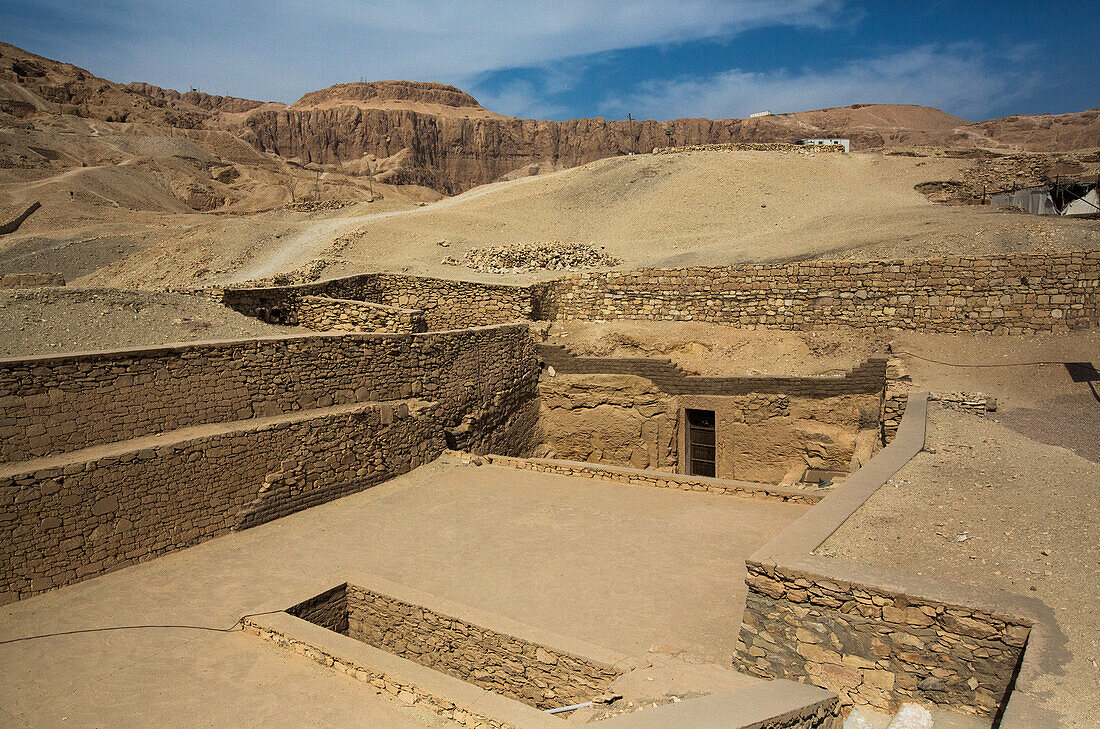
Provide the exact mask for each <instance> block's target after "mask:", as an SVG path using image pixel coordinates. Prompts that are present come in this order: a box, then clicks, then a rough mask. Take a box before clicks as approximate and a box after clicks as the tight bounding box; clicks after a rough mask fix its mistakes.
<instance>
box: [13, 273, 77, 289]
mask: <svg viewBox="0 0 1100 729" xmlns="http://www.w3.org/2000/svg"><path fill="white" fill-rule="evenodd" d="M64 285H65V276H64V274H60V273H5V274H0V289H29V288H37V287H39V286H64Z"/></svg>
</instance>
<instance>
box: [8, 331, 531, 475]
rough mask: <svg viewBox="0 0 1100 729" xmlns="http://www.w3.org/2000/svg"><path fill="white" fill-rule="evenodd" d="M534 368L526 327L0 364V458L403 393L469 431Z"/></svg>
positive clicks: (523, 390)
mask: <svg viewBox="0 0 1100 729" xmlns="http://www.w3.org/2000/svg"><path fill="white" fill-rule="evenodd" d="M537 371H538V363H537V359H536V357H535V352H534V343H533V342H532V340H531V337H530V336H529V334H528V333H527V327H526V325H500V326H493V327H481V328H472V329H465V330H460V331H448V332H427V333H420V334H343V335H314V336H305V337H286V338H268V339H249V340H238V341H233V342H209V343H197V344H189V345H176V346H168V347H156V348H149V349H135V350H119V351H114V352H101V353H93V354H85V355H61V356H49V357H35V358H31V359H24V360H0V461H14V460H22V459H27V458H33V457H38V456H44V455H47V454H51V453H60V452H67V451H72V450H76V449H79V448H85V447H88V446H92V445H97V444H102V443H110V442H113V441H118V440H123V439H126V438H133V437H137V436H141V435H147V434H150V433H156V432H162V431H168V430H172V429H175V428H181V427H185V426H189V425H196V424H200V423H217V422H226V421H231V420H241V419H246V418H251V417H257V416H266V415H276V414H279V413H288V412H293V411H296V410H300V409H309V408H314V407H327V406H330V405H333V404H344V403H354V402H366V401H380V400H395V399H400V398H407V397H410V396H419V397H423V398H424V399H430V400H434V401H437V402H439V404H440V410H439V411H438V422H439V425H440V427H452V428H453V427H456V426H459V425H460V424H461V423H462V422H463V420H464V419H465V418H466V416H467V415H469V414H471V413H474V414H476V415H477V416H478V417H476V418H475V419H474V420H473V424H472V425H470V426H468V427H474V428H476V427H477V423H479V422H486V423H499V422H501V419H502V418H503V419H505V420H506V419H507V418H508V416H509V415H510V413H508V412H501V411H500V408H508V407H516V406H517V403H525V402H527V401H528V400H529V399H530V398H534V397H536V380H535V377H537ZM494 417H495V418H496V420H495V421H494V420H493V418H494ZM475 435H480V434H478V433H475ZM473 442H474V443H475V444H476V442H477V438H474V439H473Z"/></svg>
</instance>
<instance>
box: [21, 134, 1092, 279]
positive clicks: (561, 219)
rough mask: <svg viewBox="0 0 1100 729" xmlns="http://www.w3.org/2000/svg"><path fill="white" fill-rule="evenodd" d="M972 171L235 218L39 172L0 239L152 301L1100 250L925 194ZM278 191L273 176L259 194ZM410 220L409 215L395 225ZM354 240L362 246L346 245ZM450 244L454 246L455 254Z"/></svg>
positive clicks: (571, 184) (94, 179)
mask: <svg viewBox="0 0 1100 729" xmlns="http://www.w3.org/2000/svg"><path fill="white" fill-rule="evenodd" d="M965 164H969V163H968V162H967V161H965V160H957V159H947V158H913V157H899V156H884V155H881V154H877V153H858V154H851V155H836V154H832V155H829V154H826V155H807V154H797V153H776V152H709V153H707V152H693V153H683V154H675V155H660V156H654V155H636V156H628V157H619V158H612V159H604V160H599V161H597V162H593V163H591V164H588V165H584V166H582V167H577V168H573V169H569V170H564V171H561V172H555V173H550V174H547V175H542V176H538V177H525V178H520V179H516V180H510V181H505V182H499V183H494V184H492V185H485V186H482V187H479V188H477V189H475V190H471V191H470V192H467V193H464V194H463V195H459V196H456V197H454V198H450V199H447V200H444V201H440V202H433V201H436V200H438V195H436V194H434V193H431V191H425V190H424V189H423V188H406V187H401V188H396V187H392V186H379V190H381V191H383V192H384V194H385V199H384V200H382V201H380V202H376V203H373V204H371V203H365V202H359V203H357V204H355V205H351V206H349V207H347V208H344V209H342V210H339V211H334V212H326V213H310V214H306V213H289V212H286V211H271V212H256V213H254V214H252V213H249V214H236V215H234V214H200V213H181V212H173V211H172V210H171V209H169V208H168V202H164V201H160V198H157V199H156V200H154V199H152V198H150V199H149V200H148V201H144V202H142V201H141V200H134V201H130V200H129V198H127V200H126V201H123V202H122V203H118V202H117V201H112V200H108V202H104V201H102V200H99V199H98V198H93V197H91V196H90V194H91V192H96V193H97V194H103V195H106V196H107V197H108V198H112V196H113V197H118V196H119V195H123V194H124V193H125V195H130V196H134V195H137V194H138V192H137V191H135V186H138V187H140V184H139V181H138V178H137V177H133V175H137V174H138V172H140V170H136V169H135V171H134V172H133V173H132V175H131V176H129V177H127V176H121V177H120V175H119V173H118V168H119V167H121V166H122V165H115V166H113V167H110V166H107V167H104V168H103V169H98V170H93V171H90V172H89V171H86V170H84V169H83V168H81V169H77V170H73V171H70V172H65V173H62V174H61V175H57V176H56V179H55V178H45V179H41V180H39V179H38V177H41V175H42V174H43V173H41V172H37V171H36V172H33V173H32V172H25V173H23V172H21V173H20V175H22V177H27V176H28V175H33V176H34V177H35V181H34V182H33V183H31V184H34V185H38V186H40V188H41V195H39V194H38V193H35V195H36V196H38V197H42V199H43V209H42V210H40V211H39V212H38V213H36V214H35V215H34V216H32V217H31V218H30V219H29V220H28V221H27V222H26V223H25V224H24V226H23V227H22V228H21V229H20V230H19V231H17V232H16V233H14V234H11V235H9V236H5V237H4V239H3V241H0V270H4V271H12V272H15V271H61V272H64V273H65V274H66V276H68V277H69V278H70V280H75V281H77V282H78V283H80V284H82V285H96V286H119V287H134V288H140V287H151V286H166V285H175V286H184V285H195V284H202V283H216V282H232V281H242V280H247V279H249V278H256V277H263V276H267V275H270V274H272V273H277V272H287V271H293V270H296V269H299V268H301V267H303V266H307V265H309V264H310V263H311V262H312V261H315V260H318V259H320V260H324V261H327V262H328V263H329V269H328V271H327V272H326V273H327V274H328V275H335V274H342V273H354V272H358V271H362V270H394V271H408V272H411V273H416V274H423V275H435V276H446V277H452V278H454V277H462V278H470V279H475V280H487V281H515V282H519V281H526V280H532V279H533V278H539V277H542V278H545V277H547V276H551V275H554V274H551V273H546V274H544V275H542V276H539V275H527V276H522V277H520V276H495V275H492V274H483V273H477V272H474V271H472V270H470V269H467V268H464V267H461V266H454V265H445V264H443V263H442V261H443V259H444V258H445V257H446V256H448V255H450V256H454V257H455V258H459V259H461V258H462V256H463V254H464V253H465V252H466V251H467V250H469V249H471V248H476V247H481V246H485V245H505V244H516V243H532V242H545V241H554V240H562V241H577V242H584V243H591V244H594V245H596V246H602V247H604V249H605V250H606V251H607V252H608V253H610V254H612V255H615V256H617V257H619V258H621V259H622V260H623V266H624V267H638V266H648V265H651V266H686V265H708V264H710V265H719V264H729V263H739V262H747V261H786V260H795V259H813V258H851V259H859V258H899V257H927V256H935V255H942V254H946V253H993V252H1003V251H1017V250H1057V249H1082V248H1096V247H1098V246H1100V222H1097V221H1089V220H1072V219H1062V218H1050V217H1039V216H1027V215H1024V214H1020V213H1011V212H1005V211H999V210H993V209H990V208H988V207H958V206H946V205H938V204H934V203H931V202H929V201H928V200H927V199H926V198H925V197H924V195H922V194H920V193H918V192H916V191H915V190H914V189H913V186H914V185H916V184H917V183H920V182H927V181H932V180H943V179H953V178H957V177H959V175H960V171H961V169H962V167H963V166H964V165H965ZM133 166H134V165H131V167H133ZM242 169H244V168H243V167H242ZM257 169H258V168H257ZM246 171H248V170H247V169H246ZM12 174H13V175H14V173H12ZM143 174H146V176H148V173H143ZM250 174H254V175H257V176H262V175H265V174H268V173H266V172H263V171H262V170H261V171H254V172H250ZM272 174H273V173H272ZM65 175H68V176H69V177H68V178H66V179H64V180H62V179H61V178H62V177H63V176H65ZM15 177H16V179H12V180H11V181H10V182H7V183H4V184H0V201H4V200H7V201H8V202H12V203H14V202H21V201H23V200H24V199H29V198H28V195H29V194H30V193H28V180H25V179H22V177H20V176H15ZM86 178H87V179H86ZM100 178H103V179H102V180H101V179H100ZM116 178H118V179H116ZM131 178H132V179H131ZM141 179H144V178H141ZM2 182H3V180H0V183H2ZM276 182H277V181H276V180H266V179H264V180H262V181H260V180H258V181H257V182H256V183H255V187H256V189H259V190H266V189H268V187H275V186H277V185H276V184H275V183H276ZM337 182H339V183H340V184H345V183H346V184H347V185H353V184H354V186H356V192H355V194H358V195H361V194H363V190H361V189H359V188H361V186H362V181H361V180H334V181H332V182H331V185H332V186H333V187H332V189H331V190H329V191H328V192H327V193H326V194H331V195H340V194H344V193H341V192H340V187H339V186H338V185H337V184H336V183H337ZM77 183H79V184H80V185H81V186H82V187H80V189H86V190H88V191H89V194H88V196H85V197H86V198H87V199H83V198H80V197H79V196H78V198H77V200H76V201H75V202H70V201H69V200H68V197H67V193H66V190H68V189H70V188H71V187H73V186H74V185H77ZM141 184H145V183H141ZM234 184H235V185H238V186H240V185H243V184H244V183H240V182H238V183H234ZM300 184H303V185H305V184H307V183H306V182H305V181H304V180H303V181H300ZM305 189H306V190H308V189H309V188H308V187H306V188H305ZM100 190H102V192H97V191H100ZM150 194H152V193H150ZM158 194H160V195H161V196H162V197H163V193H158ZM257 194H259V193H257ZM348 194H351V193H348ZM421 203H425V205H423V206H422V205H421ZM112 205H118V207H113V206H112ZM176 205H177V206H178V201H177V202H176ZM149 206H153V207H152V208H149ZM131 208H133V209H131ZM144 208H149V209H144ZM153 210H155V211H156V212H153ZM400 211H407V212H401V214H398V215H391V214H390V213H397V212H400ZM379 213H385V214H386V215H380V214H379ZM346 236H351V238H352V240H351V241H350V243H348V244H347V245H340V244H337V240H338V239H340V238H341V237H346ZM444 240H446V241H448V243H449V246H448V247H446V248H444V247H441V246H440V245H439V243H440V241H444Z"/></svg>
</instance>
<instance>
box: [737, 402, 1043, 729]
mask: <svg viewBox="0 0 1100 729" xmlns="http://www.w3.org/2000/svg"><path fill="white" fill-rule="evenodd" d="M926 414H927V394H926V393H918V394H912V395H910V396H909V398H908V401H907V403H906V405H905V415H904V418H903V419H902V421H901V424H900V427H899V428H898V430H897V434H896V436H895V437H894V439H893V441H892V442H891V443H890V445H889V446H887V447H886V448H884V449H882V450H881V451H879V452H878V453H877V454H876V455H875V457H874V458H872V459H871V460H870V462H868V463H867V464H866V465H864V466H863V468H861V469H860V470H859V471H858V472H856V473H855V474H853V475H852V476H851V477H849V478H848V480H847V481H846V482H845V483H844V484H843V485H841V486H840V487H839V488H836V489H834V490H833V491H832V492H831V493H829V494H828V495H827V496H826V497H825V498H824V499H822V500H821V502H820V503H819V504H818V505H817V506H816V507H815V508H813V509H810V510H808V511H807V512H806V513H805V514H803V515H802V516H801V517H799V518H798V519H797V520H795V521H794V522H793V523H792V524H790V525H789V526H788V527H787V528H786V529H784V530H783V531H782V532H780V534H779V535H777V536H776V537H775V538H774V539H772V540H771V541H770V542H768V544H766V545H764V546H763V547H762V548H760V549H759V550H757V551H756V552H755V553H754V554H753V555H752V556H751V557H750V558H749V559H748V560H747V561H746V568H747V578H746V583H747V588H748V595H747V598H746V601H745V610H744V613H743V616H742V625H741V632H740V635H739V641H738V647H737V651H736V654H735V655H734V659H733V663H734V665H735V666H736V667H737V668H739V669H740V670H743V671H746V672H748V673H751V674H755V675H757V676H761V677H767V678H788V679H792V680H797V681H804V682H809V683H813V684H815V685H817V686H821V687H823V688H827V689H829V690H832V691H835V692H837V694H839V695H840V699H841V702H842V703H843V704H845V705H852V704H866V705H871V706H873V707H875V708H877V709H881V710H886V711H890V710H894V709H896V708H897V707H898V705H899V704H900V703H902V702H905V701H912V700H918V701H923V702H930V703H933V704H937V705H940V706H942V707H944V708H946V709H949V710H951V711H956V712H957V711H963V712H967V713H971V714H976V715H979V716H984V717H994V716H996V715H997V714H998V712H999V711H1000V710H1001V709H1002V708H1003V707H1004V706H1005V702H1006V698H1007V697H1008V695H1009V693H1010V692H1011V691H1012V690H1013V686H1014V682H1017V681H1018V679H1019V677H1020V676H1023V675H1024V674H1023V672H1022V671H1021V673H1019V674H1018V673H1017V671H1018V669H1020V667H1021V660H1023V661H1024V662H1026V661H1027V658H1028V656H1030V655H1031V653H1032V651H1031V649H1030V648H1028V647H1027V646H1028V645H1029V644H1031V643H1033V642H1034V643H1036V644H1037V645H1036V651H1038V652H1039V654H1040V655H1041V654H1042V652H1043V651H1044V650H1049V649H1050V635H1049V634H1048V633H1047V629H1046V628H1044V627H1043V625H1042V622H1041V620H1042V619H1041V618H1037V617H1035V616H1036V615H1046V618H1047V619H1050V620H1052V619H1053V618H1052V616H1051V615H1050V613H1049V609H1047V608H1045V606H1041V604H1038V603H1037V601H1034V600H1028V599H1026V598H1023V597H1020V596H1018V595H1010V594H1006V593H997V592H996V591H993V590H985V589H978V588H976V587H974V586H972V585H961V584H955V583H952V582H950V581H945V580H942V579H931V578H927V577H922V576H920V575H919V574H918V575H911V574H905V573H902V572H898V571H895V570H885V569H879V568H873V567H868V566H865V565H860V564H856V563H852V562H847V561H843V560H837V559H832V558H830V557H827V556H824V555H819V554H816V553H815V550H817V549H818V548H819V547H820V546H821V544H822V543H824V542H825V540H826V539H828V537H829V536H830V535H831V534H833V533H834V532H835V531H836V529H837V527H838V526H839V525H840V524H842V523H843V522H844V521H845V520H846V519H848V518H849V517H850V516H851V515H852V514H853V513H855V511H856V510H857V509H859V508H860V506H862V505H863V504H864V503H866V501H867V499H868V498H870V497H871V495H873V494H874V493H875V491H877V490H878V489H879V488H881V487H882V485H883V484H884V483H886V482H887V481H888V480H889V479H890V477H892V476H893V475H894V474H895V473H896V472H897V471H898V469H900V468H901V467H902V466H903V465H904V464H905V463H906V462H908V461H909V460H910V459H911V458H912V457H913V456H915V455H916V454H917V453H919V452H920V451H921V449H922V448H923V447H924V442H925V440H924V436H925V418H926ZM1025 650H1026V654H1025ZM1032 671H1034V666H1033V667H1032ZM1015 686H1016V690H1017V691H1019V683H1016V684H1015ZM1032 690H1033V689H1032ZM1027 702H1028V697H1025V699H1024V702H1023V705H1025V706H1028V705H1029V704H1028V703H1027ZM1017 705H1020V704H1017ZM1023 713H1025V714H1026V713H1027V709H1025V710H1024V712H1023ZM1038 725H1045V724H1036V723H1019V722H1017V723H1014V724H1013V726H1021V727H1022V726H1029V727H1030V726H1038Z"/></svg>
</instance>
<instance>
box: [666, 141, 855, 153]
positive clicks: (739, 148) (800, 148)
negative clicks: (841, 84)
mask: <svg viewBox="0 0 1100 729" xmlns="http://www.w3.org/2000/svg"><path fill="white" fill-rule="evenodd" d="M837 151H840V152H843V151H844V147H842V146H840V145H839V144H822V145H814V144H805V145H803V144H793V143H791V142H730V143H727V144H691V145H688V146H686V147H654V148H653V154H677V153H679V152H797V153H799V154H817V153H818V152H837Z"/></svg>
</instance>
